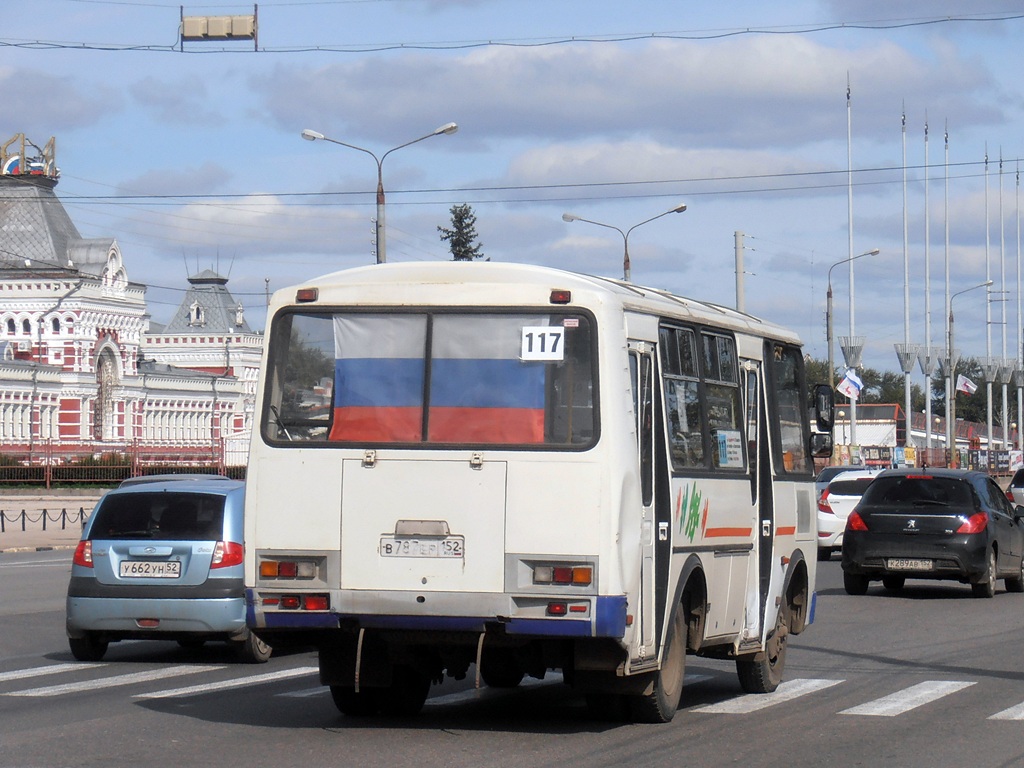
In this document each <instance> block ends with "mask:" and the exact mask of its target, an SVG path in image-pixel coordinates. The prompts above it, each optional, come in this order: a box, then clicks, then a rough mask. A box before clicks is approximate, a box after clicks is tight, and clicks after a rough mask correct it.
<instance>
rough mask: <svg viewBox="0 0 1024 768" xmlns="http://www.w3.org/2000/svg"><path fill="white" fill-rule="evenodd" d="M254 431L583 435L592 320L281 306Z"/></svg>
mask: <svg viewBox="0 0 1024 768" xmlns="http://www.w3.org/2000/svg"><path fill="white" fill-rule="evenodd" d="M269 366H270V369H269V371H268V377H267V383H268V388H267V402H266V404H265V410H264V414H263V435H264V438H265V439H267V440H269V441H272V442H282V443H285V444H287V443H288V442H301V443H304V444H307V445H308V444H309V442H322V443H324V444H328V445H352V444H358V445H365V444H396V443H399V444H424V443H427V444H453V445H462V444H470V445H474V446H476V445H518V446H531V445H533V446H544V445H549V446H554V445H561V446H564V445H573V446H585V445H588V444H590V443H591V442H592V441H593V440H594V437H595V434H594V432H595V425H596V417H595V406H594V370H593V369H594V366H593V360H592V334H591V323H590V320H589V318H588V317H587V316H584V315H580V314H568V313H567V314H546V313H545V314H512V313H500V314H498V313H455V312H430V313H428V312H422V313H420V312H409V313H361V312H359V313H357V312H344V313H333V314H326V313H324V314H312V313H309V314H306V313H285V314H283V315H280V316H278V318H276V319H275V321H274V325H273V328H272V336H271V351H270V355H269Z"/></svg>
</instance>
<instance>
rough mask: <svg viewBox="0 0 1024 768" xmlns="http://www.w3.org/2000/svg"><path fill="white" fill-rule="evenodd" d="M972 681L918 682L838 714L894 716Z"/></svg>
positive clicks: (968, 684) (961, 687)
mask: <svg viewBox="0 0 1024 768" xmlns="http://www.w3.org/2000/svg"><path fill="white" fill-rule="evenodd" d="M972 685H974V683H966V682H957V681H955V680H929V681H928V682H925V683H918V684H917V685H912V686H910V687H909V688H905V689H903V690H902V691H897V692H896V693H892V694H890V695H888V696H883V697H882V698H880V699H875V700H874V701H869V702H867V703H866V704H861V705H860V706H856V707H851V708H850V709H844V710H842V711H841V712H840V713H839V714H840V715H870V716H873V717H895V716H896V715H902V714H903V713H904V712H909V711H910V710H912V709H916V708H917V707H920V706H923V705H925V704H930V703H931V702H933V701H937V700H938V699H941V698H942V697H943V696H949V695H950V694H951V693H956V692H957V691H960V690H963V689H964V688H969V687H970V686H972Z"/></svg>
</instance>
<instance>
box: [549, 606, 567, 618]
mask: <svg viewBox="0 0 1024 768" xmlns="http://www.w3.org/2000/svg"><path fill="white" fill-rule="evenodd" d="M568 612H569V604H568V603H548V616H565V615H566V614H567V613H568Z"/></svg>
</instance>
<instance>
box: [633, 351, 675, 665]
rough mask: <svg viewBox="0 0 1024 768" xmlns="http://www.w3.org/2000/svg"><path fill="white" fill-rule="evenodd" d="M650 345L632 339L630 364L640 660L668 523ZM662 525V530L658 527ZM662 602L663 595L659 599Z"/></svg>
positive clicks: (647, 648) (654, 607)
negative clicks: (661, 501) (659, 504)
mask: <svg viewBox="0 0 1024 768" xmlns="http://www.w3.org/2000/svg"><path fill="white" fill-rule="evenodd" d="M654 362H655V361H654V348H653V345H651V344H647V343H645V342H631V343H630V355H629V366H630V376H631V378H632V383H633V412H634V414H635V416H636V435H637V442H638V445H637V459H638V465H639V473H640V495H641V505H642V509H641V530H640V550H641V563H640V596H639V606H638V611H637V613H638V616H637V619H638V620H639V631H638V636H639V645H640V647H639V648H638V649H637V650H638V652H639V656H640V658H641V659H643V658H654V657H655V656H656V653H657V646H658V636H659V630H660V626H661V622H660V621H658V620H657V616H658V615H659V610H658V602H659V600H658V593H659V590H658V589H657V586H656V585H657V581H658V580H657V573H658V572H659V571H660V568H659V566H660V565H661V563H659V562H658V557H657V555H660V552H658V553H657V555H656V544H657V543H658V541H659V539H661V538H663V539H665V540H666V541H667V539H668V525H667V522H666V524H665V525H664V526H659V520H658V519H657V515H656V508H655V506H656V505H655V503H654V499H655V493H654V488H655V482H654V479H655V454H656V452H655V432H656V430H655V425H656V424H657V421H656V414H655V398H656V397H657V394H656V390H655V375H654V374H655V365H654ZM666 521H667V518H666ZM662 527H664V530H661V528H662ZM666 566H667V562H666ZM662 602H663V598H662Z"/></svg>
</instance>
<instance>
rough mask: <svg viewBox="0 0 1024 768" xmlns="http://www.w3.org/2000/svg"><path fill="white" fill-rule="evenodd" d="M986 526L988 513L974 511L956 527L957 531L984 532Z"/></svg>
mask: <svg viewBox="0 0 1024 768" xmlns="http://www.w3.org/2000/svg"><path fill="white" fill-rule="evenodd" d="M986 528H988V515H987V514H986V513H984V512H975V513H974V514H973V515H971V516H970V517H968V518H967V519H966V520H964V522H963V525H961V526H960V527H959V528H957V529H956V532H957V533H984V532H985V529H986Z"/></svg>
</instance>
